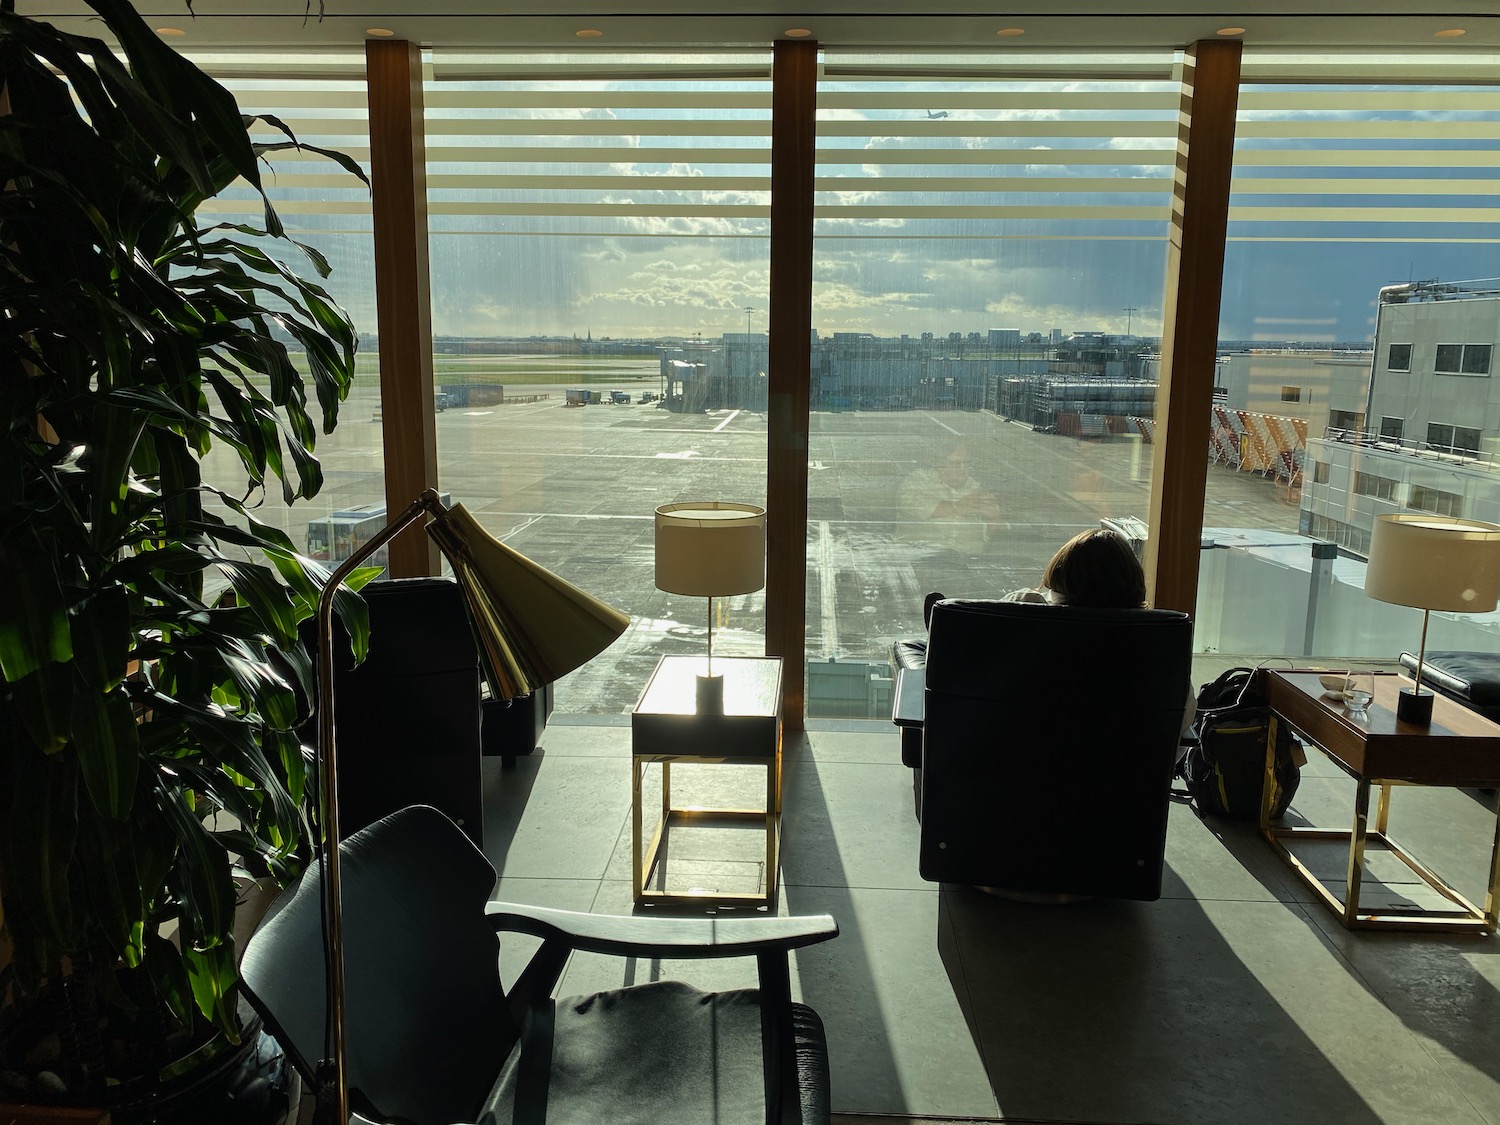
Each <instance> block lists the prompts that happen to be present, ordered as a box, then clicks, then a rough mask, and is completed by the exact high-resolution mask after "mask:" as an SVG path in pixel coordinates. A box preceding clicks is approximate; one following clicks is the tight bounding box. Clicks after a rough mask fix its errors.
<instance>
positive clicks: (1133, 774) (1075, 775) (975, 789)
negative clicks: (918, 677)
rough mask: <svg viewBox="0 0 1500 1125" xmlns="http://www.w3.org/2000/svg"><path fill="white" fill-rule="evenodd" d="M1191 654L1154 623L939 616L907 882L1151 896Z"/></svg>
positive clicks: (1138, 612)
mask: <svg viewBox="0 0 1500 1125" xmlns="http://www.w3.org/2000/svg"><path fill="white" fill-rule="evenodd" d="M1191 649H1192V622H1191V620H1190V618H1189V617H1188V615H1187V614H1185V613H1177V612H1173V611H1169V610H1149V609H1122V610H1106V609H1086V608H1081V607H1074V606H1050V605H1039V604H1024V603H1010V602H977V601H973V602H971V601H958V600H948V601H943V602H939V603H938V604H937V605H936V606H935V607H934V608H933V613H932V621H931V624H930V627H929V634H928V648H927V684H926V700H925V702H926V707H925V711H924V719H923V732H922V843H921V861H920V862H921V872H922V877H923V878H925V879H929V880H932V881H944V882H958V883H970V884H976V885H981V886H998V887H1007V888H1012V889H1015V890H1024V891H1033V892H1060V893H1069V894H1086V895H1101V896H1107V897H1113V898H1141V899H1154V898H1158V897H1160V894H1161V869H1162V858H1163V853H1164V850H1165V845H1166V824H1167V809H1168V803H1169V798H1170V791H1171V776H1172V766H1173V761H1174V758H1175V753H1176V746H1177V742H1178V736H1179V733H1180V730H1181V725H1182V719H1183V709H1184V704H1185V703H1186V700H1187V697H1188V692H1189V686H1188V685H1189V681H1190V677H1191Z"/></svg>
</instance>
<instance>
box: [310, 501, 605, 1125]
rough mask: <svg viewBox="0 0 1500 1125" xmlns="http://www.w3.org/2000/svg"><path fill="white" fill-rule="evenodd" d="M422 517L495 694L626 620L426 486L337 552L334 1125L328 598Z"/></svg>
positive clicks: (344, 1089) (323, 704)
mask: <svg viewBox="0 0 1500 1125" xmlns="http://www.w3.org/2000/svg"><path fill="white" fill-rule="evenodd" d="M424 516H428V517H431V522H429V523H428V525H427V533H428V534H429V535H431V536H432V538H433V540H434V542H436V543H437V545H438V549H439V550H440V551H442V553H443V555H444V557H446V558H447V560H448V562H449V564H450V565H451V566H452V567H453V576H454V578H455V579H456V580H457V582H458V587H459V589H460V590H461V591H462V593H463V598H464V605H465V608H466V609H467V610H468V613H469V623H470V625H471V626H472V627H473V630H474V638H475V641H476V642H477V644H478V648H479V658H480V666H481V669H482V671H483V674H484V677H485V680H486V682H487V683H488V684H489V687H490V693H491V695H492V696H493V697H494V698H496V699H513V698H515V697H516V696H518V695H525V694H527V693H528V692H532V691H535V690H537V689H539V688H541V687H542V686H543V685H545V684H549V683H551V682H553V681H554V680H557V679H559V678H561V677H562V676H565V675H567V673H569V672H571V671H573V670H574V669H575V668H578V667H580V666H581V665H583V664H585V663H587V662H588V661H589V660H592V659H593V658H594V657H595V656H597V655H599V653H601V652H603V651H604V650H605V649H606V648H608V647H609V646H610V645H611V644H612V643H614V641H615V640H616V638H618V637H619V636H620V634H621V633H623V632H624V631H625V628H626V626H627V625H628V624H629V623H630V619H629V618H628V617H626V616H625V615H624V614H622V613H620V612H619V611H617V610H614V609H612V608H610V607H609V606H607V605H605V604H604V603H603V602H601V601H599V600H598V599H596V598H594V597H592V596H591V595H589V594H586V593H584V592H583V591H582V590H580V589H578V587H576V586H574V585H573V584H572V583H570V582H567V581H565V580H564V579H562V578H559V577H558V576H557V575H555V574H553V573H552V572H551V571H550V570H547V569H546V568H545V567H542V566H538V565H537V564H536V563H534V562H532V561H531V560H530V559H528V558H526V557H525V556H524V555H521V554H518V553H517V552H515V551H513V550H511V548H509V547H507V546H506V545H505V544H504V543H501V542H500V541H499V540H498V539H496V538H494V537H493V536H491V535H490V534H489V533H488V532H486V531H485V530H484V528H482V527H481V526H480V525H479V521H478V520H476V519H475V518H474V517H473V516H472V515H470V514H469V512H468V510H467V509H465V508H464V506H463V505H462V504H455V505H454V506H453V507H451V508H448V507H445V506H444V505H443V502H442V500H441V499H440V498H439V496H438V494H437V492H436V491H435V490H434V489H430V488H429V489H427V490H426V491H425V492H423V493H422V495H421V496H419V497H418V498H417V499H416V500H414V501H413V502H412V504H411V506H410V507H408V508H407V509H406V510H405V511H403V512H401V513H400V514H399V515H397V516H396V517H395V518H394V519H392V520H391V521H390V522H389V523H388V524H386V525H385V527H383V528H382V529H381V530H380V532H379V533H378V534H376V535H375V536H374V538H372V539H371V540H370V541H369V542H367V543H365V544H364V545H362V546H361V547H360V548H359V549H358V550H356V551H355V552H354V554H352V555H351V556H350V557H349V558H348V559H346V560H345V561H344V562H343V563H342V564H341V565H340V566H339V568H338V569H337V570H335V571H334V572H333V574H332V576H331V577H330V578H329V579H328V583H327V585H325V586H324V587H323V593H322V596H321V597H320V598H319V600H318V615H317V629H318V748H319V753H320V755H321V758H322V772H321V774H320V776H319V798H320V805H321V814H322V817H323V826H322V827H323V835H324V841H323V847H322V854H323V857H324V858H323V863H324V873H323V910H324V915H325V917H326V918H327V920H328V946H327V949H328V953H327V956H328V963H327V976H328V988H329V994H330V999H331V1003H330V1016H329V1022H330V1025H331V1028H332V1050H333V1058H332V1060H331V1068H330V1069H331V1073H330V1074H328V1076H327V1078H326V1079H324V1080H323V1089H322V1090H320V1092H319V1102H320V1112H325V1113H326V1109H325V1108H324V1107H325V1106H326V1105H327V1103H329V1102H331V1103H332V1108H333V1110H334V1112H335V1113H336V1115H337V1116H336V1117H335V1118H334V1120H335V1121H336V1122H337V1125H347V1122H348V1121H349V1083H348V1067H347V1058H348V1052H347V1041H346V1034H345V1032H346V1028H345V1022H344V1000H345V992H344V934H343V900H342V897H341V895H340V884H339V848H338V845H339V841H340V839H341V838H342V837H341V835H340V833H339V802H338V742H337V737H338V736H337V731H336V728H335V725H334V690H333V684H334V675H333V669H334V651H333V650H334V633H333V611H334V603H335V601H336V599H337V597H338V594H339V591H340V589H341V588H342V586H343V583H344V581H345V579H347V578H348V577H349V575H350V574H351V573H353V572H354V571H355V570H356V569H357V568H358V567H359V566H360V565H361V564H362V563H364V562H365V560H367V559H368V558H369V557H370V556H371V555H373V554H374V553H375V552H376V551H378V550H379V549H380V548H381V547H383V546H385V545H386V543H388V542H390V540H391V539H393V538H395V537H396V536H397V535H398V534H400V533H401V532H402V531H404V530H405V529H406V528H408V527H410V526H411V525H412V524H414V523H416V521H417V520H419V519H421V518H423V517H424Z"/></svg>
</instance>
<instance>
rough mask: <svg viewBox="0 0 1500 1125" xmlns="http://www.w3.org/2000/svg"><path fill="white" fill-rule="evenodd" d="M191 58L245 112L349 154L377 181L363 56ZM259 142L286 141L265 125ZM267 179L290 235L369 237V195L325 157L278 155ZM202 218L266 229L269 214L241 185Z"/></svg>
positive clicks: (267, 166)
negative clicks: (373, 171) (372, 168)
mask: <svg viewBox="0 0 1500 1125" xmlns="http://www.w3.org/2000/svg"><path fill="white" fill-rule="evenodd" d="M190 57H191V58H192V59H193V61H194V62H196V63H197V64H198V65H199V66H200V67H202V68H203V69H204V70H206V71H207V72H208V73H209V74H211V75H213V77H215V78H216V79H218V80H219V81H220V82H221V83H223V85H224V86H225V87H226V88H228V90H229V91H230V93H232V94H233V95H234V98H235V101H237V102H238V103H239V106H240V109H241V111H242V112H244V113H246V114H267V115H270V116H273V117H276V118H278V119H280V120H281V121H283V122H285V124H286V125H287V127H288V128H290V129H291V131H292V132H293V133H294V134H295V135H296V137H297V139H298V140H299V141H301V142H303V143H304V144H311V145H317V146H319V147H322V148H330V149H334V150H336V151H338V152H341V153H344V154H345V155H346V156H349V157H351V158H352V159H354V160H356V161H358V162H359V163H360V164H361V166H362V167H363V168H364V169H365V173H366V175H368V174H369V159H370V124H369V110H368V103H367V99H366V92H365V81H364V55H363V53H360V52H347V53H340V54H329V55H316V56H314V55H308V56H298V57H293V58H287V57H282V56H268V55H259V54H257V55H255V56H245V55H194V56H190ZM251 136H252V137H253V139H254V140H255V141H257V142H260V143H272V142H276V141H279V140H282V139H283V138H282V136H281V135H280V133H279V132H278V131H277V130H276V129H275V128H274V127H273V126H271V125H269V124H266V123H264V122H259V123H257V124H255V125H254V126H252V128H251ZM261 178H262V183H263V184H264V186H265V188H266V189H267V194H268V195H269V196H270V197H271V201H272V203H273V204H274V205H275V207H276V212H277V214H279V215H280V216H281V220H282V223H283V224H284V225H285V226H286V228H287V230H288V232H290V233H292V234H294V235H298V234H312V233H314V232H323V233H327V234H351V233H359V234H363V235H365V236H366V237H368V236H369V233H370V192H369V189H368V188H366V187H365V185H363V184H362V183H360V182H359V181H358V180H357V179H355V178H354V177H353V176H351V175H349V174H348V173H347V172H345V171H344V170H343V169H342V168H340V167H338V165H336V164H334V163H332V162H331V161H329V160H327V159H326V158H324V157H322V156H320V155H319V154H317V153H315V152H306V151H298V150H295V149H289V150H284V151H282V152H278V153H275V154H273V155H272V156H270V157H269V158H268V159H267V161H266V162H265V163H264V164H263V165H262V169H261ZM199 214H200V215H201V216H203V217H204V218H205V219H209V218H211V219H212V221H216V222H252V223H257V224H258V223H259V222H260V218H261V207H260V201H259V197H258V196H256V194H255V193H254V192H253V191H251V190H250V188H249V187H248V186H245V185H243V184H241V185H234V186H231V187H230V188H229V189H227V190H226V191H225V192H223V193H222V194H221V195H220V196H219V197H217V198H215V199H210V200H207V201H206V202H205V203H204V204H203V205H202V206H201V207H200V208H199Z"/></svg>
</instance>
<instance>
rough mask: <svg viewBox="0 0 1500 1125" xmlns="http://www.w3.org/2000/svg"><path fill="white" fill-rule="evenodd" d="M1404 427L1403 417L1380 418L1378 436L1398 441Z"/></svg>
mask: <svg viewBox="0 0 1500 1125" xmlns="http://www.w3.org/2000/svg"><path fill="white" fill-rule="evenodd" d="M1405 429H1406V419H1405V418H1382V419H1381V420H1380V436H1381V437H1383V438H1389V439H1390V440H1391V441H1400V440H1401V435H1402V432H1403V431H1404V430H1405Z"/></svg>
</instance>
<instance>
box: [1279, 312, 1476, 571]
mask: <svg viewBox="0 0 1500 1125" xmlns="http://www.w3.org/2000/svg"><path fill="white" fill-rule="evenodd" d="M1497 344H1500V288H1497V287H1495V285H1494V284H1493V283H1465V284H1463V285H1444V284H1438V283H1436V282H1416V283H1413V284H1410V285H1398V286H1390V287H1388V288H1386V289H1382V290H1381V291H1380V302H1379V307H1378V310H1377V319H1376V325H1375V359H1374V370H1373V375H1372V378H1371V383H1370V391H1369V395H1368V400H1367V403H1366V406H1365V409H1364V411H1363V413H1364V419H1365V421H1364V424H1363V425H1355V424H1350V425H1348V426H1347V427H1344V426H1339V425H1336V424H1334V421H1333V420H1332V419H1331V420H1330V424H1329V426H1328V428H1327V429H1326V430H1324V431H1323V433H1322V434H1321V436H1318V435H1315V434H1314V433H1312V432H1309V435H1308V442H1307V460H1308V462H1309V463H1310V471H1309V472H1307V474H1306V476H1305V478H1304V482H1303V488H1302V513H1301V529H1302V531H1303V532H1305V533H1307V534H1309V535H1313V536H1316V537H1318V538H1322V539H1330V540H1332V541H1333V542H1335V543H1337V544H1339V546H1341V547H1343V548H1345V549H1346V550H1348V551H1350V552H1351V553H1353V554H1356V555H1360V556H1363V555H1365V554H1367V553H1368V551H1369V545H1370V531H1371V529H1372V528H1373V527H1374V523H1375V517H1376V516H1378V515H1383V514H1387V513H1395V512H1403V511H1427V512H1435V513H1439V514H1441V515H1447V516H1461V517H1463V518H1465V519H1480V520H1492V521H1500V470H1497V467H1496V464H1495V460H1494V454H1495V452H1496V451H1497V450H1500V388H1497V387H1496V385H1495V382H1494V380H1493V379H1492V378H1491V377H1490V375H1491V368H1492V358H1493V355H1494V352H1495V348H1496V345H1497Z"/></svg>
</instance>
